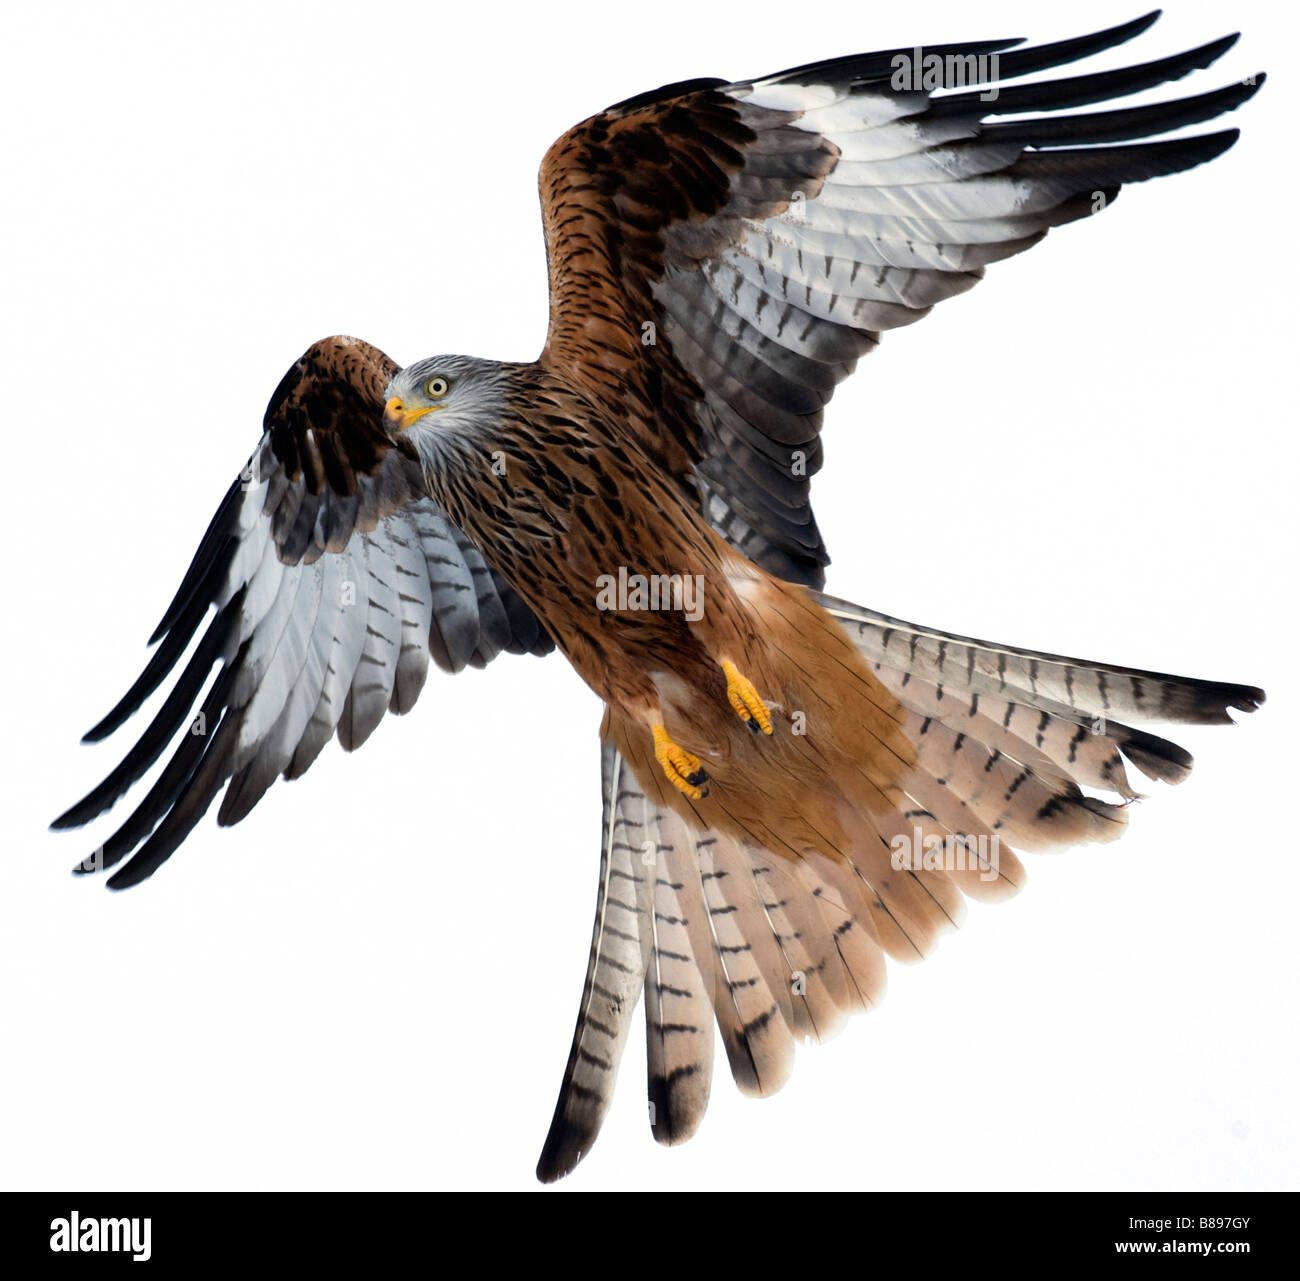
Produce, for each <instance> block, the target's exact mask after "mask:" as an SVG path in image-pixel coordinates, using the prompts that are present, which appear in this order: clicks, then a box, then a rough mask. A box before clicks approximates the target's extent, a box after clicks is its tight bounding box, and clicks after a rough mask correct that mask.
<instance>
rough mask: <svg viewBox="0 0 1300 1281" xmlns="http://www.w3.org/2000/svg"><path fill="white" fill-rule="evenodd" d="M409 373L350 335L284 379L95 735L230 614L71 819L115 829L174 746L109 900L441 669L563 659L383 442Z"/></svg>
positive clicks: (97, 862)
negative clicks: (207, 819)
mask: <svg viewBox="0 0 1300 1281" xmlns="http://www.w3.org/2000/svg"><path fill="white" fill-rule="evenodd" d="M397 368H398V367H397V365H396V364H395V363H394V362H393V361H391V360H390V359H389V358H388V357H387V356H385V355H384V354H383V352H381V351H379V350H378V349H376V348H374V347H372V346H370V345H369V344H368V343H364V342H360V341H358V340H357V339H355V338H342V337H337V338H327V339H325V340H324V341H322V342H319V343H316V344H315V345H314V346H313V347H312V348H311V349H310V350H308V351H307V352H306V353H305V354H304V355H303V356H302V358H301V359H300V360H298V361H297V363H296V364H294V366H293V367H292V368H291V369H290V370H289V372H288V373H287V374H285V376H284V378H283V379H282V381H281V383H280V386H279V387H278V388H277V389H276V392H275V395H274V396H272V398H271V402H270V405H269V406H268V408H267V411H266V419H265V424H264V432H263V435H262V439H261V442H260V443H259V444H258V447H257V449H256V450H255V451H254V453H253V456H252V458H251V459H250V460H249V462H248V465H247V466H246V467H245V468H244V470H243V472H242V473H241V474H240V475H239V477H237V478H236V480H235V482H234V483H233V484H232V485H231V487H230V489H229V490H228V491H227V493H226V496H225V499H224V500H223V501H222V503H221V506H220V507H219V508H218V509H217V513H216V515H215V516H214V517H213V518H212V522H211V524H210V525H209V526H208V530H207V533H206V534H204V536H203V540H202V542H201V543H200V544H199V549H198V551H197V552H196V553H195V556H194V559H193V561H192V562H191V564H190V567H189V569H188V571H187V572H186V574H185V577H184V579H183V581H182V583H181V585H180V589H179V590H178V591H177V593H176V595H175V597H174V599H173V600H172V603H171V604H170V605H169V606H168V608H167V612H166V613H165V614H164V615H163V619H162V621H161V622H160V623H159V624H158V627H157V629H156V630H155V632H154V634H153V636H152V637H151V638H150V644H157V646H158V648H157V650H156V651H155V653H154V655H153V658H152V659H151V660H150V662H149V664H148V665H147V666H146V668H145V670H144V671H143V672H142V673H141V675H140V678H139V679H138V680H137V681H136V682H135V684H134V685H132V686H131V688H130V689H129V690H128V691H127V693H126V695H125V696H124V697H123V698H122V700H121V701H120V702H119V703H118V704H117V706H116V707H114V708H113V710H112V711H111V712H109V713H108V715H107V716H105V717H104V719H103V720H102V721H100V722H99V724H98V725H96V726H95V727H94V728H93V729H92V730H90V731H89V733H87V734H86V736H85V739H84V741H86V742H97V741H99V740H101V739H104V738H107V737H108V735H110V734H111V733H113V731H114V730H116V729H118V728H119V727H120V726H121V725H122V724H123V722H125V721H126V720H127V718H128V717H130V716H131V715H132V713H134V712H135V711H136V710H137V709H138V708H139V707H140V706H141V704H142V703H143V702H144V700H145V699H146V698H148V697H149V695H150V694H152V693H153V692H154V691H155V690H156V689H157V688H158V687H159V686H160V685H161V684H162V682H163V681H164V680H166V679H167V678H168V676H169V675H170V674H171V673H172V672H173V671H174V670H175V668H176V666H177V664H178V662H179V660H180V658H181V657H182V655H183V654H184V653H185V651H186V649H187V648H188V647H189V645H190V642H191V641H192V640H193V638H194V636H195V634H196V633H197V632H198V630H199V627H200V625H201V624H202V623H203V621H204V619H205V618H206V617H207V616H208V613H209V611H210V609H212V608H213V607H215V611H216V612H215V615H214V616H213V617H212V619H211V621H210V622H209V623H208V625H207V628H206V630H205V631H204V632H203V635H202V637H201V639H200V640H199V642H198V645H197V646H196V647H195V649H194V652H193V654H192V656H191V657H190V660H189V662H188V663H187V664H186V665H185V666H184V667H183V669H182V670H181V671H180V674H179V675H178V676H177V677H176V679H175V681H174V683H173V685H172V687H171V691H170V693H169V694H168V696H167V698H166V699H165V701H164V702H163V704H162V706H161V708H160V709H159V711H158V713H157V715H156V716H155V717H154V719H153V721H152V722H151V723H150V724H149V726H148V727H147V728H146V729H145V731H144V733H143V734H142V735H141V736H140V739H139V741H138V742H137V743H136V744H135V746H134V747H133V748H132V749H131V750H130V751H129V752H128V753H127V754H126V756H125V757H124V758H123V760H122V762H121V764H120V765H118V767H117V768H116V769H115V770H113V772H112V773H111V774H110V775H109V776H108V777H107V778H106V779H105V780H104V781H103V782H102V783H101V784H100V785H99V786H98V787H96V788H95V789H94V790H93V791H92V792H91V793H90V794H89V795H87V796H86V797H85V798H84V799H83V800H81V801H79V802H78V803H77V804H76V805H74V806H73V807H72V808H71V809H69V810H68V811H67V812H66V813H65V814H63V815H61V816H60V817H59V818H58V819H56V820H55V822H54V826H55V827H56V828H68V827H79V826H81V825H82V824H83V823H87V822H89V821H90V820H91V819H93V818H95V817H97V816H98V815H100V814H102V813H103V812H104V811H105V810H107V809H108V808H109V807H110V806H112V805H113V804H114V803H115V802H116V801H117V800H118V799H119V797H121V796H122V795H123V793H125V792H126V791H127V790H128V789H129V788H130V787H131V786H132V785H133V784H134V783H135V782H137V781H138V780H139V779H140V778H141V776H142V775H143V774H144V773H145V772H146V771H147V770H148V769H149V768H150V766H151V765H153V763H154V762H155V761H156V760H157V759H158V758H159V756H160V755H161V754H162V753H163V752H164V751H165V750H166V749H167V747H168V746H169V745H170V744H175V747H174V751H173V754H172V757H171V759H170V761H169V762H168V764H167V765H166V767H165V768H164V769H163V771H162V773H161V775H160V776H159V778H158V780H157V782H156V783H155V784H154V786H153V787H152V789H151V790H150V791H149V793H148V794H147V795H146V796H145V797H144V799H143V800H142V801H141V802H140V804H139V805H138V807H137V808H136V809H135V811H134V812H133V813H132V814H131V816H130V817H129V818H128V819H127V820H126V822H125V823H123V824H122V826H121V827H120V828H119V829H118V830H117V832H116V833H115V834H114V835H113V836H112V837H110V838H109V839H108V840H107V841H106V842H105V843H104V845H103V847H102V848H101V849H100V850H97V851H96V852H95V854H94V855H93V856H92V857H91V858H89V859H87V860H86V861H85V862H84V863H83V864H82V865H81V868H80V869H79V870H83V871H88V872H89V871H98V870H100V869H101V868H107V867H113V866H115V865H116V864H118V863H120V862H121V861H122V860H123V859H124V858H127V857H128V856H131V857H130V861H129V862H127V864H126V865H125V866H124V867H123V868H122V869H121V870H120V871H118V872H117V873H115V874H114V875H113V876H112V877H111V878H110V879H109V882H108V884H109V885H110V887H112V888H113V889H122V888H125V887H126V886H128V885H134V884H136V883H137V882H139V881H141V880H143V879H144V878H145V877H147V876H150V875H151V874H152V873H153V872H154V871H156V870H157V868H158V867H159V865H160V864H161V863H162V862H163V861H164V860H166V859H167V858H168V857H169V856H170V855H171V854H172V853H173V852H174V851H175V850H176V848H177V847H178V846H179V845H180V843H181V842H182V841H183V840H184V839H185V837H186V836H187V835H188V834H189V833H190V831H191V830H192V829H193V827H194V825H195V824H196V823H197V822H198V821H199V819H200V818H201V817H202V816H203V814H204V813H205V812H206V810H207V809H208V807H209V806H210V805H211V804H212V802H213V800H214V799H215V798H216V796H217V793H218V792H220V791H221V789H222V788H223V787H225V789H226V791H225V796H224V798H223V800H222V804H221V809H220V811H219V813H218V822H220V823H221V824H222V825H227V824H231V823H237V822H239V820H240V819H242V818H243V817H244V816H245V815H247V814H248V812H249V811H250V810H251V809H252V808H253V806H254V805H256V804H257V802H258V801H259V800H260V799H261V797H262V796H263V795H264V793H265V792H266V790H267V788H269V787H270V786H271V784H272V783H273V782H274V781H275V780H276V778H277V777H279V776H280V775H281V774H283V775H284V777H285V778H297V777H298V776H299V775H300V774H302V773H303V772H304V771H305V770H306V769H307V768H308V766H310V765H311V763H312V761H314V760H315V759H316V757H317V755H318V754H319V753H320V751H321V749H322V748H323V747H324V746H325V744H326V743H327V742H328V741H329V739H330V738H331V736H333V735H334V734H336V733H337V735H338V738H339V742H340V743H342V745H343V747H344V748H345V749H346V750H347V751H352V750H354V749H355V748H357V747H359V746H360V745H361V744H362V743H364V742H365V740H366V739H367V738H368V737H369V736H370V734H371V733H372V732H373V731H374V729H375V727H376V726H377V725H378V724H379V722H380V721H381V720H382V719H383V717H384V713H385V712H386V711H393V712H396V713H398V714H401V713H403V712H407V711H409V710H410V708H411V707H412V705H413V704H414V703H415V700H416V698H417V697H418V696H419V693H420V690H421V689H422V688H423V686H424V681H425V677H426V676H427V674H428V668H429V660H430V659H432V660H433V661H434V662H435V663H436V664H437V665H438V666H440V667H442V668H444V669H446V670H447V671H451V672H457V671H460V670H461V669H462V668H464V667H465V666H466V665H467V664H468V665H471V666H478V667H481V666H483V665H484V664H486V663H488V662H489V661H490V660H491V659H493V658H495V657H496V655H497V654H499V653H501V652H502V651H503V650H506V651H509V652H511V653H525V652H527V653H534V654H543V653H546V652H548V651H549V650H550V649H551V648H552V643H551V640H550V638H549V636H547V635H546V633H545V632H544V631H543V630H542V628H541V625H540V624H539V623H538V621H537V619H536V618H535V617H534V615H533V614H532V612H531V611H530V610H529V609H528V608H527V606H526V605H524V603H523V602H522V601H521V600H520V599H519V597H518V596H516V595H515V593H514V591H513V590H512V589H511V588H510V587H509V586H508V585H507V584H506V582H505V581H504V580H503V579H501V578H500V577H499V576H498V575H497V573H496V571H495V570H494V569H493V568H492V567H491V566H490V565H489V564H487V562H486V561H485V560H484V559H483V557H482V556H481V555H480V553H479V552H478V550H477V549H476V548H475V547H474V546H473V545H472V544H471V543H470V542H469V540H468V539H466V537H465V536H464V534H462V533H461V531H460V530H459V529H458V528H457V527H456V526H455V525H453V524H452V523H451V522H450V521H449V520H448V519H447V517H446V516H445V515H444V514H443V512H442V510H441V509H440V508H439V507H438V506H437V505H436V504H435V503H433V502H432V501H431V500H430V499H429V498H427V497H425V496H424V486H423V482H422V479H421V476H420V469H419V466H418V464H417V463H416V462H415V460H414V457H413V456H411V455H409V454H408V453H406V452H405V451H404V448H403V444H402V443H399V442H394V440H392V439H391V438H390V437H389V436H388V434H387V433H386V432H385V430H384V426H383V407H384V389H385V388H386V386H387V385H388V381H389V379H390V378H392V376H393V374H395V373H396V372H397ZM214 668H218V670H217V672H216V675H215V678H213V679H211V680H210V678H212V676H213V669H214ZM209 680H210V683H209ZM205 685H207V690H206V693H203V690H204V686H205ZM200 694H203V697H202V702H201V703H200V705H199V708H198V711H197V714H196V713H195V703H196V702H198V701H199V698H200Z"/></svg>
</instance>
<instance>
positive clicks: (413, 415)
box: [384, 396, 442, 431]
mask: <svg viewBox="0 0 1300 1281" xmlns="http://www.w3.org/2000/svg"><path fill="white" fill-rule="evenodd" d="M441 408H442V406H441V405H429V406H428V407H427V408H426V409H407V407H406V406H405V404H403V403H402V398H401V397H400V396H390V397H389V399H388V404H386V405H385V406H384V421H385V422H386V423H387V424H388V425H389V426H390V427H392V428H393V429H394V430H396V431H405V430H406V429H407V428H408V427H409V426H410V425H411V424H412V423H413V422H415V421H416V420H417V419H419V418H423V417H424V416H425V414H431V413H433V412H434V411H435V410H437V409H441Z"/></svg>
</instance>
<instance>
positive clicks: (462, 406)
mask: <svg viewBox="0 0 1300 1281" xmlns="http://www.w3.org/2000/svg"><path fill="white" fill-rule="evenodd" d="M497 382H498V378H497V367H496V365H495V363H494V362H492V361H486V360H475V359H474V358H472V357H469V356H431V357H429V359H427V360H418V361H416V362H415V363H414V364H412V365H407V367H406V368H405V369H403V370H401V371H400V372H399V373H398V374H397V375H396V376H395V377H394V378H393V380H392V381H391V382H390V383H389V384H388V389H387V391H386V392H385V394H384V399H385V402H386V403H385V405H384V424H385V426H386V427H387V429H388V431H389V434H390V435H391V436H392V437H393V438H394V439H398V438H399V437H402V436H404V437H405V438H406V439H407V440H409V441H410V443H412V444H414V445H416V446H417V448H418V446H419V444H420V443H421V441H422V440H427V439H428V438H429V436H430V435H431V434H434V433H437V434H446V433H449V432H452V431H456V430H457V429H459V430H460V431H464V430H465V429H466V428H469V427H472V426H474V425H476V424H477V423H481V422H482V421H483V420H484V416H485V411H489V410H491V409H492V408H493V406H494V403H495V401H496V399H497V397H496V395H495V392H496V388H497Z"/></svg>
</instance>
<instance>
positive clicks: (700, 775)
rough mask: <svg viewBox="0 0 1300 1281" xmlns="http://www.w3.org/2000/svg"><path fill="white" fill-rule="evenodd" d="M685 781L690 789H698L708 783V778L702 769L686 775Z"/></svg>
mask: <svg viewBox="0 0 1300 1281" xmlns="http://www.w3.org/2000/svg"><path fill="white" fill-rule="evenodd" d="M686 781H687V782H688V783H689V784H690V785H691V786H692V787H700V786H702V785H703V784H705V783H707V782H708V781H709V776H708V775H707V774H706V773H705V772H704V771H703V770H702V769H697V770H696V771H695V773H694V774H688V775H687V777H686Z"/></svg>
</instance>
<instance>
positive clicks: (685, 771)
mask: <svg viewBox="0 0 1300 1281" xmlns="http://www.w3.org/2000/svg"><path fill="white" fill-rule="evenodd" d="M654 736H655V760H657V761H658V762H659V768H660V769H662V770H663V772H664V775H665V777H666V778H667V779H668V781H669V782H670V783H671V784H672V785H673V786H674V787H675V788H676V789H677V790H678V791H679V792H685V793H686V795H687V796H689V797H690V798H691V800H693V801H698V800H700V799H701V798H702V797H703V795H704V792H703V791H702V790H701V784H703V783H704V782H705V781H706V780H707V778H708V776H707V775H706V774H705V772H704V771H703V770H702V769H701V768H700V758H699V757H698V756H692V755H691V754H690V752H687V751H683V750H682V748H680V747H678V746H677V744H676V743H674V742H673V740H672V739H671V738H669V737H668V731H667V730H666V729H664V727H663V726H662V725H656V726H655V727H654Z"/></svg>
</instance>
